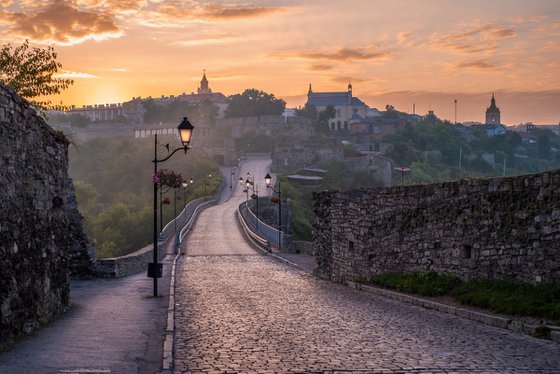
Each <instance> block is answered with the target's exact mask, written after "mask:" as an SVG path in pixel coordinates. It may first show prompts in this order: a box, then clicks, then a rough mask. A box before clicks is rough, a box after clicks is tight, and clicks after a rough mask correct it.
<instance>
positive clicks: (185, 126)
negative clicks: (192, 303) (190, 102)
mask: <svg viewBox="0 0 560 374" xmlns="http://www.w3.org/2000/svg"><path fill="white" fill-rule="evenodd" d="M177 130H179V138H180V140H181V144H182V145H183V146H182V147H178V148H176V149H174V150H173V151H171V150H170V149H169V144H166V145H165V146H163V148H164V149H165V150H167V155H166V156H165V157H164V158H162V159H158V157H157V156H158V142H157V134H155V135H154V159H153V160H152V162H153V163H154V178H153V184H154V237H153V241H154V258H153V260H154V261H153V262H152V263H149V264H148V277H150V278H154V297H157V296H158V278H161V276H162V264H160V263H158V260H159V259H158V231H157V211H158V203H157V201H158V199H157V197H158V196H157V191H158V187H159V180H158V163H160V162H164V161H167V160H169V159H170V158H171V156H173V155H174V154H175V153H177V152H178V151H180V150H183V151H185V154H187V151H188V150H189V144H190V142H191V136H192V132H193V130H194V126H193V125H192V124H191V123H190V122H189V120H188V118H187V117H183V120H182V121H181V123H180V124H179V126H178V127H177Z"/></svg>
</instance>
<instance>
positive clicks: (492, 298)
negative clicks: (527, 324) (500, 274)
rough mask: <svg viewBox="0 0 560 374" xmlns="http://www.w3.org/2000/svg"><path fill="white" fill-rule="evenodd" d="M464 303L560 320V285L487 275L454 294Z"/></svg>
mask: <svg viewBox="0 0 560 374" xmlns="http://www.w3.org/2000/svg"><path fill="white" fill-rule="evenodd" d="M451 294H452V296H453V297H455V298H456V299H457V300H458V301H460V302H461V303H463V304H467V305H472V306H477V307H481V308H486V309H490V310H491V311H493V312H496V313H503V314H509V315H513V316H532V317H539V318H548V319H551V320H554V321H556V322H560V285H552V284H541V285H537V286H533V285H531V284H527V283H516V282H511V281H504V280H493V279H486V278H478V279H473V280H471V281H469V282H466V283H464V284H463V285H461V286H460V287H458V288H457V289H455V290H454V291H453V292H452V293H451Z"/></svg>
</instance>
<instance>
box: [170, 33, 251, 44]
mask: <svg viewBox="0 0 560 374" xmlns="http://www.w3.org/2000/svg"><path fill="white" fill-rule="evenodd" d="M190 37H192V39H191V40H183V41H179V42H177V44H180V45H184V46H197V45H210V44H225V43H233V42H246V41H247V37H246V36H232V35H213V36H190Z"/></svg>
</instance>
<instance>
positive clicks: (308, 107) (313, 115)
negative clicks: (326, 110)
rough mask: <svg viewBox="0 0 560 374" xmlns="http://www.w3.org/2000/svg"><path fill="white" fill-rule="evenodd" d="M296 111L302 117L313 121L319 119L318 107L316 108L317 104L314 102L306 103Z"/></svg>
mask: <svg viewBox="0 0 560 374" xmlns="http://www.w3.org/2000/svg"><path fill="white" fill-rule="evenodd" d="M295 112H296V115H298V116H300V117H307V118H309V119H310V120H311V121H315V120H317V116H318V113H317V108H315V105H313V104H309V103H305V106H304V107H303V108H301V107H299V108H296V110H295Z"/></svg>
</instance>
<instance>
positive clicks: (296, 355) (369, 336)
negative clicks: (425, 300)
mask: <svg viewBox="0 0 560 374" xmlns="http://www.w3.org/2000/svg"><path fill="white" fill-rule="evenodd" d="M255 165H256V166H255ZM259 165H260V164H256V163H254V164H253V167H255V168H256V169H258V168H259ZM246 171H247V170H242V171H241V172H242V173H245V172H246ZM251 173H252V174H255V175H257V173H256V172H254V171H253V170H251ZM263 175H264V173H263ZM263 190H264V189H263ZM259 191H261V189H259ZM244 199H245V194H241V193H240V192H239V191H237V192H234V197H233V199H232V200H230V201H228V202H227V203H225V204H222V205H219V206H215V207H212V208H209V209H207V210H206V211H204V212H203V213H202V214H201V215H200V217H199V218H198V220H197V223H196V225H195V227H194V228H193V231H192V233H191V234H190V235H191V236H190V238H189V239H188V241H187V244H186V248H184V249H183V250H184V251H186V253H187V254H186V255H185V256H183V257H181V259H180V261H179V263H178V269H177V290H176V299H177V303H178V306H177V311H176V317H175V318H176V319H175V323H176V332H175V340H176V342H175V343H176V345H175V352H174V364H175V373H188V372H197V371H201V370H207V371H212V370H216V368H219V370H221V371H222V372H226V371H227V372H237V373H240V372H247V373H255V372H274V373H313V372H317V373H350V372H353V373H390V374H395V373H406V374H411V373H419V374H427V373H461V374H464V373H559V372H560V345H558V344H557V343H555V342H551V341H546V340H539V339H535V338H532V337H529V336H524V335H519V334H516V333H513V332H511V331H509V330H503V329H498V328H495V327H491V326H487V325H483V324H480V323H477V322H474V321H469V320H465V319H462V318H459V317H457V316H454V315H449V314H443V313H439V312H437V311H434V310H426V309H424V308H422V307H421V306H414V305H409V304H404V303H402V302H398V301H394V300H390V299H387V298H385V297H382V296H379V295H375V294H370V293H366V292H363V291H359V290H356V289H352V288H350V287H345V286H342V285H339V284H335V283H331V282H328V281H325V280H321V279H319V278H316V277H313V276H311V275H310V274H308V273H306V272H304V271H301V270H298V269H297V268H293V267H290V266H287V265H285V264H283V263H280V262H278V261H277V260H274V259H273V258H271V257H269V256H263V255H261V254H260V253H259V252H257V251H256V250H254V249H253V248H252V247H251V246H250V245H249V244H247V242H246V241H245V240H244V239H243V238H242V237H240V234H239V230H238V228H237V226H236V222H235V220H236V217H235V214H234V212H235V209H236V208H237V205H238V204H239V202H240V201H242V200H244ZM459 313H464V312H462V311H460V309H457V314H459Z"/></svg>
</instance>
